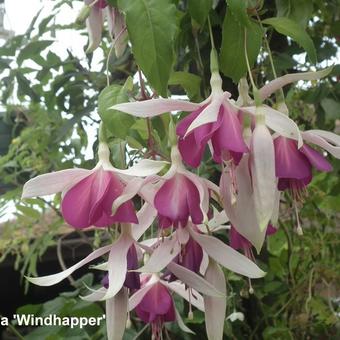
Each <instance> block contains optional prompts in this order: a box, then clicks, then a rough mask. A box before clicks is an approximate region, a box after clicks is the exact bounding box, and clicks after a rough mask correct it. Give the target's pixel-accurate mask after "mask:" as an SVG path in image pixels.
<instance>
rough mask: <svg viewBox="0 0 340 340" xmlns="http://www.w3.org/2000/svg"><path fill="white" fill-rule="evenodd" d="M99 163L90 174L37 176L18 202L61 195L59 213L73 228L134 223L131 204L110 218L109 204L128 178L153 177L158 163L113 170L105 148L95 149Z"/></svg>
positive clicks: (70, 172) (69, 172)
mask: <svg viewBox="0 0 340 340" xmlns="http://www.w3.org/2000/svg"><path fill="white" fill-rule="evenodd" d="M98 154H99V162H98V164H97V165H96V166H95V167H94V168H93V169H92V170H86V169H67V170H61V171H57V172H52V173H50V174H44V175H40V176H37V177H35V178H33V179H31V180H29V181H28V182H27V183H26V184H25V185H24V188H23V193H22V198H28V197H34V196H44V195H50V194H54V193H57V192H62V202H61V211H62V214H63V217H64V218H65V221H66V222H67V223H69V224H70V225H71V226H73V227H74V228H87V227H89V226H91V225H94V226H96V227H108V226H110V225H112V224H113V223H116V222H123V223H138V220H137V217H136V214H135V210H134V206H133V203H132V201H130V200H129V201H126V202H124V204H122V205H121V206H120V207H119V209H118V210H117V211H116V212H115V214H112V211H111V209H112V204H113V202H114V201H115V200H116V199H117V198H118V197H119V196H120V195H121V194H122V192H123V190H124V187H125V185H126V183H127V181H129V180H130V179H131V178H133V177H132V176H135V175H137V176H148V175H152V174H155V173H157V172H158V171H160V170H161V168H162V167H163V166H164V165H165V163H162V162H154V161H150V160H143V161H141V162H140V163H139V164H137V165H135V166H134V167H132V168H130V169H127V170H119V169H116V168H114V167H113V166H112V165H111V163H110V161H109V157H110V153H109V149H108V147H107V145H106V144H104V143H101V144H100V145H99V151H98Z"/></svg>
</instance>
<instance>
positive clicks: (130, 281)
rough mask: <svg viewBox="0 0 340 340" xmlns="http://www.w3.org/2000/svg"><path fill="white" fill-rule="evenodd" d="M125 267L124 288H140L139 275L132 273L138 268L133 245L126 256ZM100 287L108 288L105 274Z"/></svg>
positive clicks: (107, 278)
mask: <svg viewBox="0 0 340 340" xmlns="http://www.w3.org/2000/svg"><path fill="white" fill-rule="evenodd" d="M126 259H127V266H126V276H125V281H124V287H126V288H129V289H139V288H140V277H139V275H140V274H139V273H137V272H135V271H133V270H135V269H137V268H138V256H137V250H136V246H135V245H134V244H132V245H131V247H130V248H129V250H128V252H127V255H126ZM101 283H102V285H103V286H104V287H105V288H106V289H107V288H109V274H106V275H105V276H104V278H103V279H102V282H101Z"/></svg>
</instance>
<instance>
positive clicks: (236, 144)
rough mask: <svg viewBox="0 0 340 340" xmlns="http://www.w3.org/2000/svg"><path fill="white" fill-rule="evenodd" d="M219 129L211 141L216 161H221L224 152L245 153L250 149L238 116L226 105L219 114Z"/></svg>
mask: <svg viewBox="0 0 340 340" xmlns="http://www.w3.org/2000/svg"><path fill="white" fill-rule="evenodd" d="M218 121H219V122H220V125H219V128H218V129H217V130H216V131H215V132H214V134H213V136H212V138H211V141H212V145H213V148H214V159H221V160H222V156H223V152H224V151H233V152H235V153H245V152H247V151H248V147H247V145H246V143H245V142H244V140H243V136H242V126H241V123H240V121H239V119H238V117H237V114H236V113H235V112H234V111H232V110H231V109H230V108H228V107H227V106H226V105H223V106H222V107H221V110H220V113H219V119H218Z"/></svg>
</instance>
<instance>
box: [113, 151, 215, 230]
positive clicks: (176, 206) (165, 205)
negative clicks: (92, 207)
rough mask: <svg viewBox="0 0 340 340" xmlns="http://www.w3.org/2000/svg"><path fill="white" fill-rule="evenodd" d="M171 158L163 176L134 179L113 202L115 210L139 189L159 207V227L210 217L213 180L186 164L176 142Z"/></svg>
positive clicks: (199, 221) (174, 225)
mask: <svg viewBox="0 0 340 340" xmlns="http://www.w3.org/2000/svg"><path fill="white" fill-rule="evenodd" d="M171 162H172V163H171V167H170V169H169V170H168V172H167V173H166V174H165V175H164V176H162V177H156V176H153V177H150V178H146V179H145V180H141V179H137V180H136V181H134V182H131V183H130V184H129V185H128V186H127V187H126V188H125V190H124V191H123V193H122V196H121V197H120V199H118V200H117V201H115V203H114V204H113V211H116V209H118V208H119V207H120V205H121V204H123V203H124V202H126V200H128V199H130V198H131V197H133V196H134V195H136V194H137V193H139V194H140V195H141V196H142V197H144V199H145V200H146V201H148V202H149V203H150V204H152V205H153V206H154V207H155V209H156V210H157V212H158V219H159V226H160V228H168V227H170V226H173V227H174V228H178V227H181V226H182V227H184V226H186V224H187V222H188V220H189V219H190V220H191V221H193V222H194V223H196V224H199V223H203V221H204V220H207V213H208V209H209V197H210V195H209V189H211V188H212V187H214V184H213V183H211V182H210V181H208V180H206V179H202V178H200V177H198V176H196V175H195V174H193V173H191V172H189V171H187V170H186V169H185V168H184V166H183V163H182V159H181V156H180V153H179V151H178V148H177V146H173V147H172V149H171Z"/></svg>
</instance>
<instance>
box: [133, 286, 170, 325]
mask: <svg viewBox="0 0 340 340" xmlns="http://www.w3.org/2000/svg"><path fill="white" fill-rule="evenodd" d="M135 310H136V313H137V315H138V317H139V318H140V319H141V320H143V321H144V322H145V323H149V322H153V321H156V320H158V319H159V318H161V320H162V321H175V318H176V317H175V310H174V303H173V300H172V297H171V295H170V293H169V291H168V289H167V288H166V287H165V286H164V285H163V284H161V283H160V282H158V283H156V284H155V285H154V286H153V287H152V288H151V289H150V290H149V291H148V292H147V293H146V294H145V296H144V297H143V299H142V301H141V302H140V303H139V304H138V305H137V306H136V308H135Z"/></svg>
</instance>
